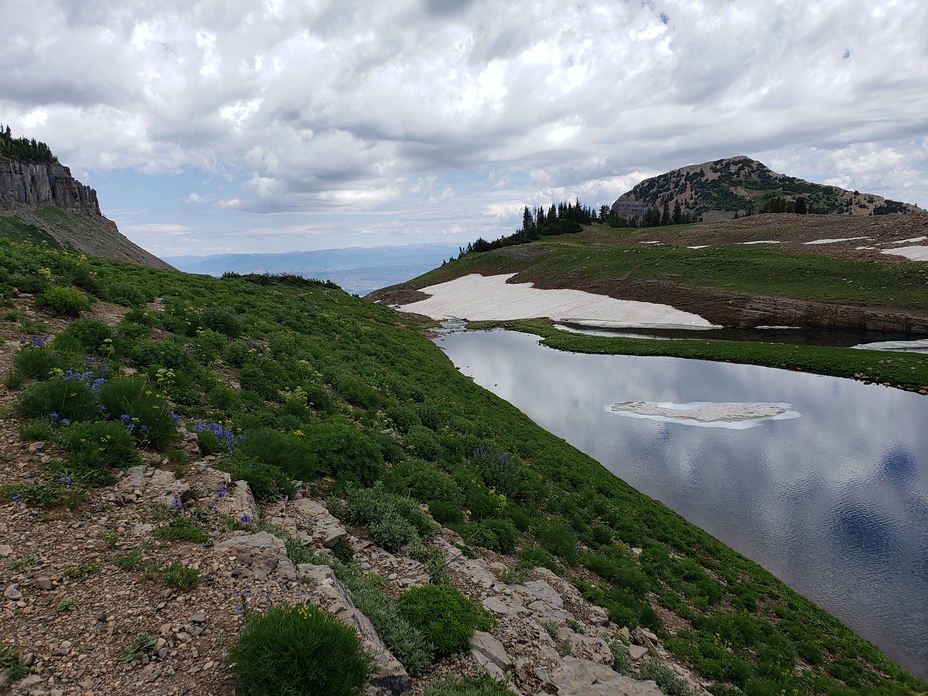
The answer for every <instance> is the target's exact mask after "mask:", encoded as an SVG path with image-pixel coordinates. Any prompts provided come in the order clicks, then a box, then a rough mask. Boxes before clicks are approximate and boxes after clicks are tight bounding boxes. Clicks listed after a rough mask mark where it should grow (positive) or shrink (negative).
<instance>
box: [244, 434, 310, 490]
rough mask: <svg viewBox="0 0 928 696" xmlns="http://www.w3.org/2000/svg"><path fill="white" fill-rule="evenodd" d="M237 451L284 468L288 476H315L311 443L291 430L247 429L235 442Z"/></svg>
mask: <svg viewBox="0 0 928 696" xmlns="http://www.w3.org/2000/svg"><path fill="white" fill-rule="evenodd" d="M238 451H239V452H241V453H242V455H244V456H245V457H248V458H250V459H251V460H253V461H255V462H258V463H260V464H263V465H270V466H273V467H275V468H277V469H279V470H280V471H283V472H285V473H286V474H287V476H289V478H290V479H296V480H299V481H310V480H312V479H314V478H316V477H317V476H318V472H319V465H318V462H317V457H316V453H315V451H314V449H313V447H312V446H311V445H310V444H309V443H307V442H306V438H304V437H300V436H299V435H295V434H293V433H282V432H280V431H278V430H271V429H270V428H263V429H260V430H249V431H248V432H246V433H245V436H244V437H243V438H242V440H241V442H239V443H238Z"/></svg>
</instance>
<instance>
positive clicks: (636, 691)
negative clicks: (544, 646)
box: [548, 656, 663, 696]
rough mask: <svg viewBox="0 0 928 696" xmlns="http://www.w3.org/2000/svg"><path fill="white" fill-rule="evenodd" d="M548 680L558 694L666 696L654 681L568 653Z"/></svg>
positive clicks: (579, 695) (577, 695)
mask: <svg viewBox="0 0 928 696" xmlns="http://www.w3.org/2000/svg"><path fill="white" fill-rule="evenodd" d="M548 683H549V684H551V685H552V686H553V687H554V688H555V689H556V691H555V693H557V695H558V696H663V694H662V693H661V690H660V689H658V688H657V684H655V683H654V682H653V681H636V680H634V679H632V678H631V677H625V676H622V675H621V674H619V673H618V672H616V671H615V670H613V669H612V668H611V667H607V666H606V665H601V664H598V663H596V662H591V661H589V660H578V659H577V658H575V657H569V656H568V657H565V658H563V659H562V660H561V664H560V666H559V667H558V668H557V669H555V670H554V671H553V672H552V673H551V676H550V678H549V682H548Z"/></svg>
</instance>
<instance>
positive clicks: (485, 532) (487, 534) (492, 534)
mask: <svg viewBox="0 0 928 696" xmlns="http://www.w3.org/2000/svg"><path fill="white" fill-rule="evenodd" d="M471 529H472V530H473V531H472V532H471V535H470V543H472V544H476V545H477V546H483V547H484V548H487V549H490V550H491V551H496V552H497V553H503V554H507V555H508V554H511V553H515V550H516V543H517V542H518V540H519V532H518V530H517V529H516V527H515V525H514V524H513V523H512V522H510V521H509V520H504V519H499V518H492V519H487V520H482V521H480V522H478V523H477V524H475V525H473V526H472V527H471Z"/></svg>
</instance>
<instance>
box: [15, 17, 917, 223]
mask: <svg viewBox="0 0 928 696" xmlns="http://www.w3.org/2000/svg"><path fill="white" fill-rule="evenodd" d="M876 10H879V11H876ZM4 20H5V35H6V36H7V40H6V41H5V42H4V44H3V46H0V74H3V75H4V86H3V90H2V91H0V120H2V121H3V122H5V123H10V124H11V125H12V126H13V128H14V130H17V131H21V132H23V133H24V134H26V135H28V136H29V137H36V138H38V139H42V140H45V141H46V142H49V143H50V144H51V145H52V147H53V148H54V149H55V151H56V153H58V154H59V156H60V157H61V158H62V160H63V161H66V162H67V163H69V164H70V165H71V166H73V167H75V168H76V169H78V170H80V171H88V172H91V173H93V172H99V171H106V170H112V169H125V168H131V169H134V170H136V171H138V172H143V173H147V174H151V175H165V174H166V175H177V174H181V173H188V172H191V171H197V172H202V173H203V174H205V175H206V176H209V177H221V178H224V179H225V180H227V181H228V182H230V184H229V187H227V188H226V189H225V191H224V193H223V195H221V196H220V195H217V196H206V195H202V194H198V195H202V199H201V200H199V201H194V200H193V199H191V202H197V204H198V205H197V209H198V210H201V211H205V210H211V211H212V212H213V213H214V214H216V215H228V214H230V213H229V211H231V210H237V211H240V214H241V213H242V212H250V213H255V214H261V215H271V214H277V213H283V212H288V211H289V212H293V211H302V212H304V213H305V214H306V215H308V216H312V215H321V214H324V213H325V212H326V211H330V210H332V209H333V208H334V209H340V210H344V209H345V208H346V207H350V208H352V209H353V210H355V211H367V212H368V213H369V215H371V216H376V215H380V214H383V213H385V212H389V214H391V215H396V216H397V217H398V218H399V219H403V218H404V217H405V216H406V215H407V214H408V215H409V216H411V217H416V214H417V212H416V211H417V210H418V209H419V208H421V207H422V206H431V207H435V206H439V207H440V206H446V207H445V208H444V211H445V217H447V218H456V219H455V220H454V227H455V229H460V230H462V232H461V234H462V235H463V236H464V237H465V238H466V237H473V236H476V234H473V233H474V232H478V231H479V230H480V229H482V228H481V227H480V226H481V225H482V224H483V223H484V221H483V220H482V218H483V217H484V215H483V212H484V211H485V210H488V209H489V207H490V206H492V205H501V204H504V203H506V202H508V201H511V200H513V199H518V200H519V201H520V202H522V203H524V204H527V205H531V204H534V202H535V201H539V199H542V198H546V197H547V196H548V195H551V194H555V193H557V194H558V195H559V196H560V194H561V192H563V194H564V195H563V197H565V198H567V197H570V198H572V197H574V196H576V195H580V196H581V198H585V199H586V200H585V201H584V202H588V203H590V204H594V205H595V204H599V203H609V202H611V201H612V200H614V199H615V198H616V197H617V196H618V195H619V194H621V193H623V192H624V191H625V190H627V188H629V187H630V186H631V185H634V183H637V181H635V180H633V178H634V175H637V174H638V173H643V172H648V173H658V172H660V171H664V170H666V169H670V168H673V167H678V166H683V165H686V164H690V163H693V162H701V161H706V160H711V159H717V158H719V157H725V156H730V155H735V154H747V155H750V156H755V157H760V156H761V155H763V156H766V157H768V159H771V160H775V161H777V162H782V163H783V164H784V165H790V166H791V168H789V169H787V168H785V167H784V168H781V171H784V172H785V173H788V174H791V175H794V176H802V177H805V178H814V177H818V180H822V179H823V178H828V179H841V180H844V179H847V180H849V181H851V182H852V183H855V185H856V186H857V187H858V188H861V190H863V187H864V186H865V185H867V184H869V185H871V187H872V186H878V187H879V190H874V191H873V192H874V193H880V194H881V195H888V196H889V197H893V198H897V199H904V200H908V201H911V202H916V203H920V204H922V205H928V183H926V178H928V174H926V172H928V157H926V153H925V147H924V144H923V143H924V141H925V139H926V137H928V126H926V123H925V119H924V113H925V112H926V107H928V97H926V95H925V91H924V85H925V84H928V61H926V60H925V50H926V48H925V45H926V42H925V38H924V32H923V27H925V26H926V25H928V6H925V5H924V3H920V2H916V1H915V0H909V1H908V2H906V1H902V0H900V1H899V2H896V3H893V4H892V5H891V6H880V7H879V8H875V9H874V8H872V7H871V6H870V5H869V4H868V3H866V2H863V0H850V1H848V0H823V1H822V2H818V3H813V4H811V5H810V4H809V3H804V2H799V0H786V1H784V2H780V3H765V4H760V5H757V4H755V5H751V6H750V7H746V6H744V5H743V4H738V3H732V2H730V0H667V1H666V2H663V3H660V4H657V3H631V2H615V1H613V0H610V1H608V2H607V1H606V0H588V1H587V2H585V3H582V4H577V5H567V6H565V5H564V4H563V3H557V2H554V0H540V1H539V2H535V3H531V4H530V5H528V6H526V5H524V4H518V3H506V2H501V1H500V0H470V1H469V2H450V1H448V0H396V2H390V3H383V2H374V1H373V0H361V1H359V2H356V3H338V2H335V1H334V0H320V1H319V2H314V3H302V2H292V1H290V0H266V1H265V2H263V3H255V2H251V1H250V0H223V1H220V0H204V2H199V3H195V4H191V3H189V2H186V0H165V1H163V2H160V3H157V4H154V3H149V2H143V0H122V1H121V2H115V0H100V2H94V3H73V2H69V1H68V0H34V2H30V3H28V4H25V5H23V6H22V7H19V8H17V12H15V13H12V12H11V13H4ZM767 163H768V164H770V165H771V166H773V167H774V168H775V169H777V167H776V166H774V164H773V162H772V161H768V162H767ZM461 173H465V174H466V176H467V177H468V178H469V181H468V182H467V185H466V186H463V187H462V186H459V185H456V184H458V182H454V181H449V179H454V177H455V176H457V175H459V174H461ZM429 178H431V179H432V181H433V183H432V184H430V185H428V186H423V184H422V182H423V180H426V179H429ZM232 182H234V185H233V183H232ZM477 182H480V183H479V184H478V183H477ZM611 183H615V184H620V183H621V184H622V188H616V189H612V190H610V189H609V185H610V184H611ZM100 193H101V198H102V199H103V201H104V205H106V191H101V192H100ZM465 195H466V197H467V198H468V199H469V203H470V204H469V205H467V206H464V205H460V201H461V199H462V197H464V196H465ZM594 197H595V199H596V200H593V198H594ZM114 203H115V204H116V206H117V207H118V205H119V203H118V202H114ZM458 215H463V216H464V217H463V218H460V217H457V216H458ZM437 217H441V215H438V216H437ZM512 222H517V220H513V221H512ZM374 223H375V220H374V217H370V218H369V219H368V220H367V224H365V225H364V226H365V227H370V226H371V225H374ZM190 224H191V225H195V224H197V223H196V222H194V221H192V222H191V223H190ZM333 224H334V223H333ZM230 226H232V225H230ZM237 227H238V228H239V229H241V228H242V227H243V226H242V225H238V226H237ZM443 229H450V226H448V227H443ZM333 230H334V231H336V232H337V233H338V234H340V235H350V234H351V231H350V230H349V229H348V228H347V227H345V228H342V229H340V230H338V229H335V228H334V227H333ZM508 231H509V230H507V229H500V230H499V231H498V232H497V233H496V235H495V236H498V235H499V234H503V233H506V232H508ZM491 236H494V235H493V234H491Z"/></svg>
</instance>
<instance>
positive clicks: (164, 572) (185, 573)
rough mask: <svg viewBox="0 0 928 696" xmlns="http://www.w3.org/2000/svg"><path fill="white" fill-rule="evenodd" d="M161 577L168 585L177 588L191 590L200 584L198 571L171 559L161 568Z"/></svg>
mask: <svg viewBox="0 0 928 696" xmlns="http://www.w3.org/2000/svg"><path fill="white" fill-rule="evenodd" d="M161 579H162V580H163V581H164V584H165V585H167V586H169V587H176V588H177V589H179V590H192V589H193V588H194V587H196V586H197V585H199V584H200V571H198V570H197V569H196V568H190V567H188V566H185V565H184V564H183V563H180V562H179V561H171V562H170V563H168V564H167V565H166V566H164V568H162V569H161Z"/></svg>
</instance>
